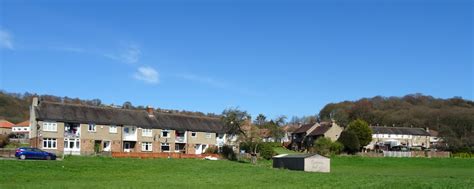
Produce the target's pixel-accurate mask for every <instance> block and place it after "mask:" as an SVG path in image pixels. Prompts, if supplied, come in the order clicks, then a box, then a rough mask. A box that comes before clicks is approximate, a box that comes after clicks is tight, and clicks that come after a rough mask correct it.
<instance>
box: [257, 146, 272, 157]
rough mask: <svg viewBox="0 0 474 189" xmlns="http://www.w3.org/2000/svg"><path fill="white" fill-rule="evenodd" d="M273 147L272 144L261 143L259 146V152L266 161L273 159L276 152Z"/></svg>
mask: <svg viewBox="0 0 474 189" xmlns="http://www.w3.org/2000/svg"><path fill="white" fill-rule="evenodd" d="M273 146H274V145H272V144H271V143H260V144H259V146H258V149H257V150H258V152H259V153H260V156H261V157H262V158H265V159H271V158H272V157H273V156H274V155H276V152H275V151H274V150H273Z"/></svg>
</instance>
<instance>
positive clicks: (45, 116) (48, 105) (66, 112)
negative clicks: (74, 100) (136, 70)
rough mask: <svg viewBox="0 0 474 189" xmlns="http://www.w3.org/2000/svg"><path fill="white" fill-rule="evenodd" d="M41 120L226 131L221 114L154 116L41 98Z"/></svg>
mask: <svg viewBox="0 0 474 189" xmlns="http://www.w3.org/2000/svg"><path fill="white" fill-rule="evenodd" d="M35 113H36V118H37V119H38V120H46V121H47V120H51V121H61V122H73V123H94V124H100V125H133V126H138V127H142V128H156V129H172V130H191V131H202V132H217V133H222V132H223V130H224V129H223V128H224V126H223V124H222V122H221V121H220V119H218V118H209V117H199V116H188V115H175V114H166V113H158V112H154V114H153V116H150V115H149V114H148V113H147V112H146V111H145V110H127V109H118V108H111V107H96V106H86V105H73V104H62V103H55V102H41V103H40V104H39V105H38V106H37V107H36V108H35Z"/></svg>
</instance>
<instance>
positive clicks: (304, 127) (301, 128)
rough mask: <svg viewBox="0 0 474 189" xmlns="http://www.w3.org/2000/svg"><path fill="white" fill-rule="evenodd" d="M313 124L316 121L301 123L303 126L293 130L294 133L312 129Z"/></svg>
mask: <svg viewBox="0 0 474 189" xmlns="http://www.w3.org/2000/svg"><path fill="white" fill-rule="evenodd" d="M313 125H314V123H310V124H305V125H301V127H299V128H297V129H296V130H295V131H293V133H304V132H306V131H307V130H308V129H310V128H311V127H312V126H313Z"/></svg>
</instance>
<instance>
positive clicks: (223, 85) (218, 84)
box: [175, 73, 262, 96]
mask: <svg viewBox="0 0 474 189" xmlns="http://www.w3.org/2000/svg"><path fill="white" fill-rule="evenodd" d="M175 77H177V78H180V79H184V80H188V81H191V82H196V83H201V84H204V85H208V86H211V87H214V88H219V89H223V90H226V91H232V92H237V93H240V94H243V95H248V96H262V94H261V93H259V92H257V91H253V90H250V89H247V88H242V87H239V86H236V85H232V84H229V83H227V82H224V81H221V80H218V79H214V78H211V77H206V76H199V75H195V74H190V73H184V74H176V75H175Z"/></svg>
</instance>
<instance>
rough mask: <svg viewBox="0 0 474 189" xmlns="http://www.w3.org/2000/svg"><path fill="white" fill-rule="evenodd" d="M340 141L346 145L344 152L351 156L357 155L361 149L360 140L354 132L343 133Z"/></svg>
mask: <svg viewBox="0 0 474 189" xmlns="http://www.w3.org/2000/svg"><path fill="white" fill-rule="evenodd" d="M338 141H339V142H340V143H342V145H344V151H345V152H347V153H349V154H355V153H356V152H358V151H359V149H360V144H359V139H358V138H357V135H356V134H355V133H354V132H352V131H342V133H341V136H340V137H339V139H338Z"/></svg>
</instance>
